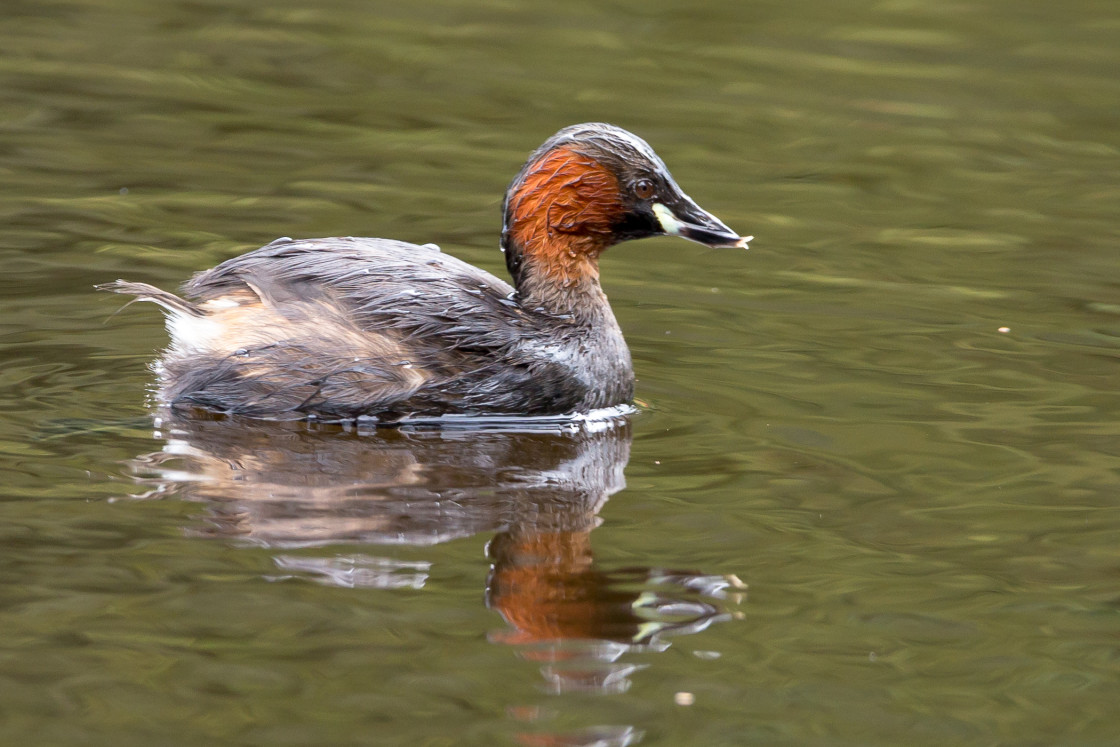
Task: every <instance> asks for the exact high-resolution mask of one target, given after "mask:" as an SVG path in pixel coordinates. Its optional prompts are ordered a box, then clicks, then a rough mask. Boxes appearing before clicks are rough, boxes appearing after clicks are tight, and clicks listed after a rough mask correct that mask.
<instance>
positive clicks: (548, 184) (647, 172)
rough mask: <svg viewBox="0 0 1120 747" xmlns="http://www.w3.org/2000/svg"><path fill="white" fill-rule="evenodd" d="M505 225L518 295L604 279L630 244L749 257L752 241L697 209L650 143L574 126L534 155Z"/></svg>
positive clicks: (607, 128)
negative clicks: (684, 243) (687, 243)
mask: <svg viewBox="0 0 1120 747" xmlns="http://www.w3.org/2000/svg"><path fill="white" fill-rule="evenodd" d="M503 219H504V222H503V226H502V250H503V251H504V252H505V253H506V264H507V265H508V266H509V271H510V274H511V275H513V279H514V282H515V283H516V285H517V287H518V289H519V290H522V289H523V284H525V283H534V282H538V281H543V282H545V283H547V284H552V285H557V284H559V285H562V286H565V287H567V286H571V285H574V284H578V283H579V282H580V281H581V280H585V279H597V278H598V262H597V260H598V258H599V255H600V254H601V253H602V252H603V250H604V249H606V248H607V247H609V246H611V245H613V244H617V243H618V242H620V241H626V240H628V239H640V238H643V237H646V236H656V235H660V234H669V235H673V236H681V237H683V238H686V239H691V240H693V241H697V242H699V243H701V244H705V245H707V246H712V247H740V248H744V249H745V248H747V242H748V241H750V240H751V238H753V237H750V236H747V237H743V236H739V234H737V233H735V232H734V231H732V230H731V229H730V228H728V227H727V226H725V225H724V224H723V223H722V222H721V221H720V220H719V219H718V218H716V217H715V216H714V215H712V214H711V213H709V212H707V211H706V210H704V209H702V208H701V207H700V206H699V205H697V204H696V203H695V202H693V201H692V199H691V198H689V196H688V195H686V194H685V193H684V192H682V191H681V188H680V187H678V186H677V183H676V182H675V181H673V177H672V175H670V174H669V170H668V169H667V168H666V167H665V164H664V162H662V160H661V159H660V158H658V156H657V154H656V153H654V152H653V149H652V148H650V147H649V145H648V144H647V143H646V142H645V141H644V140H642V139H641V138H640V137H638V136H637V135H634V134H632V133H630V132H627V131H626V130H623V129H622V128H620V127H615V126H614V125H609V124H601V123H590V124H579V125H573V126H571V127H566V128H564V129H563V130H560V131H559V132H557V133H556V134H555V135H553V136H552V137H550V138H549V139H548V140H547V141H545V143H544V145H542V146H541V147H540V148H538V149H537V150H536V151H535V152H534V153H533V154H532V155H531V156H529V160H528V161H527V162H526V163H525V165H524V166H523V167H522V168H521V171H520V172H519V173H518V174H517V176H516V177H515V178H514V180H513V182H512V183H511V184H510V187H509V190H508V191H507V192H506V199H505V205H504V207H503Z"/></svg>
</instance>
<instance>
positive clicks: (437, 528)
mask: <svg viewBox="0 0 1120 747" xmlns="http://www.w3.org/2000/svg"><path fill="white" fill-rule="evenodd" d="M160 428H161V435H162V436H163V437H165V438H166V439H167V443H166V445H165V447H164V448H163V449H162V450H161V451H159V452H157V453H155V454H149V455H147V456H144V457H140V458H138V459H137V460H135V463H134V464H135V471H136V472H137V474H138V476H139V477H140V479H142V480H143V481H145V482H148V483H150V484H152V485H153V486H154V487H153V491H152V493H153V494H155V495H159V494H167V495H169V496H172V497H175V498H178V499H188V500H198V501H201V502H204V503H205V504H206V505H207V507H208V514H207V522H206V527H207V528H206V529H205V530H204V531H205V532H206V533H210V534H214V535H218V536H224V537H237V538H243V539H245V540H249V541H252V542H256V543H260V544H263V545H266V546H269V547H274V548H287V549H289V551H288V552H281V553H280V554H278V555H277V556H276V557H275V562H276V564H277V565H278V567H279V568H280V569H281V570H282V571H283V572H286V573H290V574H293V575H298V576H301V577H304V578H312V579H314V580H316V581H318V582H320V583H327V584H331V585H338V586H363V587H380V588H392V587H413V588H419V587H422V586H423V585H424V583H425V581H426V579H427V575H428V571H429V568H430V566H429V564H428V563H427V562H417V561H401V560H395V559H391V558H383V557H374V556H369V555H361V554H359V555H345V556H336V555H335V556H327V557H323V556H314V555H309V554H307V553H306V552H299V553H297V552H292V551H291V549H292V548H306V547H313V546H322V545H328V544H349V545H353V544H367V545H382V546H383V545H408V546H413V547H416V546H427V545H433V544H437V543H441V542H446V541H448V540H452V539H456V538H462V537H468V536H472V535H476V534H483V533H485V534H491V535H493V537H492V539H491V540H490V542H489V544H488V553H489V557H490V561H491V570H490V574H489V578H488V583H487V590H486V601H487V604H488V605H489V606H490V607H491V608H492V609H494V610H496V611H497V612H498V613H500V614H501V616H502V618H504V620H505V622H506V624H507V627H506V628H505V629H502V630H497V631H494V632H492V633H491V636H490V638H491V640H492V641H495V642H500V643H503V644H508V645H511V646H513V647H515V649H516V650H517V651H518V653H519V655H520V656H521V657H523V658H524V659H526V660H530V661H534V662H539V663H540V665H541V667H542V674H543V676H544V678H545V682H546V683H547V684H546V689H547V690H549V691H552V692H573V691H582V692H586V691H592V692H601V693H615V692H622V691H625V690H626V689H627V688H628V687H629V686H630V676H631V675H632V674H633V672H635V671H636V670H637V669H639V668H640V667H641V665H639V664H636V663H627V662H625V661H623V656H624V655H625V654H627V653H630V652H635V651H659V650H663V649H664V648H666V647H667V646H668V645H669V644H668V642H667V641H666V640H665V637H666V636H667V635H670V634H687V633H693V632H697V631H699V630H703V629H704V628H706V627H707V626H709V625H711V624H712V623H713V622H716V621H720V620H724V619H728V618H729V617H730V616H731V613H729V612H728V611H727V610H728V608H729V607H730V606H732V605H733V603H734V602H735V601H736V600H737V599H738V598H739V596H740V595H739V594H738V591H737V590H738V589H739V588H741V587H742V584H741V583H740V582H739V581H738V579H736V578H735V577H733V576H730V577H725V576H713V575H706V574H702V573H697V572H693V571H681V570H661V569H655V568H649V567H637V568H620V569H612V570H605V569H602V568H600V567H598V566H597V564H596V562H595V558H594V552H593V550H592V546H591V532H592V530H593V529H594V528H595V527H596V526H598V525H599V523H600V522H601V520H600V518H599V515H598V514H599V510H600V509H601V508H602V507H603V505H604V504H605V503H606V501H607V499H608V498H609V497H610V496H611V495H613V494H614V493H616V492H618V491H619V490H621V489H622V488H623V487H624V486H625V479H624V477H623V470H624V468H625V466H626V463H627V461H628V460H629V456H630V442H631V432H630V423H629V420H628V419H627V418H626V417H618V418H615V419H613V420H608V421H603V422H598V423H593V424H588V423H585V424H580V425H575V426H573V425H563V426H562V425H559V424H551V425H542V426H541V427H540V428H532V429H529V428H526V427H525V426H524V425H521V426H520V427H518V429H516V430H515V429H513V428H503V427H491V428H489V429H483V430H479V429H471V430H466V429H449V428H443V429H439V430H436V429H429V430H422V429H412V430H409V429H380V430H372V429H371V430H370V431H368V432H364V431H360V430H358V429H354V428H346V427H343V426H337V425H332V426H325V425H320V426H315V425H309V424H306V423H261V422H254V423H252V424H245V423H238V422H236V421H231V420H227V419H222V418H216V417H214V416H209V417H192V418H189V419H188V418H183V417H178V416H177V417H173V418H171V419H166V420H164V421H163V422H162V423H161V424H160ZM510 713H511V714H512V715H513V716H514V717H515V718H518V719H520V720H527V721H532V720H534V715H533V714H535V713H536V709H533V708H524V707H516V706H513V707H511V709H510ZM640 737H641V734H640V732H639V731H637V730H636V729H635V728H634V727H631V726H624V727H614V726H603V727H595V728H593V729H591V730H589V731H588V732H587V733H586V734H564V735H560V734H545V733H532V734H523V735H521V736H520V740H521V741H522V742H523V743H525V744H566V745H579V744H605V745H621V744H633V743H635V742H637V741H639V740H640ZM555 740H559V741H555Z"/></svg>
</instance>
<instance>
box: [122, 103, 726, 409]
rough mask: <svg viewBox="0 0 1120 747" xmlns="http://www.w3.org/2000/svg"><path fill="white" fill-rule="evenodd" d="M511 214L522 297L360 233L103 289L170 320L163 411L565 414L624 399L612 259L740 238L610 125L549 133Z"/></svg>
mask: <svg viewBox="0 0 1120 747" xmlns="http://www.w3.org/2000/svg"><path fill="white" fill-rule="evenodd" d="M651 185H653V186H651ZM503 212H504V216H505V226H504V228H503V234H502V245H503V250H504V251H505V252H506V253H507V258H509V260H510V267H511V270H512V271H513V274H514V277H515V279H516V283H517V288H516V289H515V288H513V287H511V286H510V285H509V284H508V283H506V282H504V281H502V280H499V279H498V278H496V277H494V276H493V275H490V274H489V273H487V272H484V271H482V270H480V269H478V268H476V267H472V266H471V265H468V264H466V263H465V262H462V261H460V260H458V259H455V258H454V257H450V256H448V255H446V254H443V253H442V252H440V251H439V249H437V248H435V247H433V246H431V245H425V246H417V245H414V244H407V243H403V242H399V241H391V240H388V239H367V238H330V239H307V240H292V239H288V238H283V239H278V240H276V241H274V242H272V243H271V244H269V245H267V246H265V247H262V248H260V249H257V250H255V251H252V252H249V253H248V254H244V255H242V256H240V257H235V258H233V259H230V260H228V261H226V262H223V263H222V264H220V265H218V266H217V267H215V268H213V269H211V270H207V271H205V272H201V273H199V274H197V275H195V276H194V277H193V278H192V279H191V280H190V281H188V282H187V283H186V284H185V285H184V286H183V298H180V297H179V296H175V295H173V294H170V293H167V292H166V291H162V290H159V289H158V288H154V287H152V286H149V285H145V284H143V283H130V282H126V281H122V280H119V281H117V282H116V283H110V284H107V285H104V286H100V287H101V288H102V289H104V290H111V291H115V292H118V293H126V294H131V295H134V296H136V297H137V299H139V300H147V301H152V302H155V303H157V304H159V305H161V306H163V307H164V308H165V309H166V310H167V312H168V317H167V323H168V329H169V331H170V333H171V345H170V347H169V348H168V350H167V351H166V352H165V354H164V355H163V357H162V359H161V360H160V362H159V363H158V365H157V370H158V371H159V375H160V383H161V387H160V396H161V398H162V399H163V400H165V402H166V403H168V404H170V405H172V406H173V407H191V406H196V407H203V408H207V409H212V410H217V411H221V412H229V413H238V414H244V415H250V416H255V417H264V418H280V419H289V418H304V417H311V416H314V417H319V418H325V419H329V420H347V419H353V418H358V417H371V418H377V419H378V420H380V421H384V422H396V421H399V420H401V419H406V418H415V417H435V416H440V415H445V414H466V415H470V414H494V413H502V414H515V415H560V414H566V413H575V412H586V411H588V410H592V409H596V408H601V407H609V406H614V405H619V404H623V403H625V402H628V401H629V400H630V398H631V396H632V394H633V371H632V368H631V362H630V353H629V351H628V349H627V347H626V343H625V341H624V340H623V337H622V332H621V330H620V329H619V327H618V324H617V322H616V321H615V319H614V316H613V314H612V313H611V310H610V305H609V304H608V303H607V299H606V296H605V295H604V294H603V292H602V289H601V288H600V286H599V279H598V257H599V254H601V252H602V251H603V250H604V249H606V248H607V247H608V246H610V245H612V244H614V243H617V242H618V241H622V240H625V239H630V238H640V237H642V236H649V235H653V234H657V233H666V232H668V233H674V234H677V235H681V236H685V237H686V238H694V239H696V240H700V241H703V242H704V243H707V244H710V245H716V246H719V245H733V244H736V242H739V244H738V245H744V242H743V240H742V239H740V238H739V236H738V235H736V234H735V233H733V232H732V231H730V229H727V227H726V226H724V225H723V224H722V223H720V222H719V221H718V220H716V219H715V218H714V217H712V216H710V215H709V214H707V213H705V212H704V211H702V210H701V209H700V208H699V207H697V206H696V205H695V204H694V203H693V202H692V201H691V200H690V199H689V198H688V197H686V196H685V195H683V193H681V192H680V191H679V188H677V187H676V184H675V183H674V182H673V181H672V178H671V177H670V176H669V175H668V172H667V171H666V170H665V167H664V164H662V163H661V161H660V159H658V158H657V157H656V155H654V154H653V151H652V150H650V149H649V146H648V145H645V143H644V142H643V141H641V140H640V139H638V138H636V137H635V136H634V135H631V134H630V133H627V132H626V131H624V130H620V129H618V128H615V127H612V126H611V125H599V124H597V125H579V126H576V127H573V128H567V129H566V130H562V131H561V132H559V133H557V135H555V136H554V137H553V138H551V139H550V140H549V141H548V142H546V143H545V144H544V145H543V146H542V147H541V148H540V149H538V150H537V151H536V152H535V153H534V154H533V155H532V156H531V157H530V160H529V162H528V163H527V164H526V166H525V167H524V168H523V169H522V170H521V172H520V173H519V174H518V177H517V178H516V179H515V180H514V182H513V184H511V185H510V188H509V191H508V192H507V195H506V204H505V206H504V211H503ZM666 216H669V217H666ZM667 223H668V225H667ZM690 229H691V230H693V231H694V232H695V233H696V235H690V233H689V230H690Z"/></svg>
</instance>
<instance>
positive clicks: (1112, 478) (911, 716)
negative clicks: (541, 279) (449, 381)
mask: <svg viewBox="0 0 1120 747" xmlns="http://www.w3.org/2000/svg"><path fill="white" fill-rule="evenodd" d="M415 5H416V7H406V4H402V3H371V2H352V1H347V0H324V1H323V2H320V3H317V4H314V7H313V6H312V4H310V3H309V4H296V3H292V2H289V1H288V0H278V1H277V2H271V3H267V4H266V3H260V4H254V3H249V2H239V3H218V2H209V1H199V2H179V3H145V2H138V1H132V2H129V1H127V0H122V1H114V2H93V1H92V0H72V1H71V2H53V0H52V1H49V2H40V1H36V2H31V1H29V0H28V1H20V0H12V1H9V2H6V3H5V4H4V9H3V23H0V258H2V260H3V267H4V272H3V274H2V276H0V334H2V337H0V360H2V361H3V366H2V368H0V375H2V377H3V383H4V386H3V387H2V388H0V408H2V417H0V454H2V458H3V466H4V472H3V474H4V480H3V488H2V490H0V631H2V635H0V742H3V743H4V744H50V745H70V744H73V745H78V744H81V745H101V744H104V745H150V744H167V745H191V744H293V745H294V744H299V745H304V744H339V745H343V744H371V745H397V744H399V745H459V744H472V745H473V744H478V745H489V744H495V743H497V744H520V745H530V746H534V745H592V744H595V745H612V746H613V745H626V744H642V745H739V744H884V745H892V744H931V745H935V744H936V745H944V744H1100V745H1104V744H1114V743H1116V741H1117V736H1116V735H1117V733H1120V718H1118V717H1117V716H1116V711H1117V708H1116V704H1117V702H1120V649H1118V641H1120V636H1118V634H1120V575H1118V572H1117V571H1118V569H1120V550H1118V549H1117V547H1118V543H1117V537H1118V536H1120V535H1118V532H1120V514H1118V512H1117V505H1118V502H1120V501H1118V489H1117V488H1118V485H1120V424H1118V422H1117V416H1118V414H1120V396H1118V391H1117V390H1118V388H1120V387H1118V383H1120V378H1118V374H1120V263H1118V261H1117V257H1118V254H1117V251H1118V246H1120V218H1118V213H1117V205H1120V135H1118V133H1120V103H1118V102H1120V6H1117V5H1116V4H1115V3H1114V2H1111V1H1094V0H1073V2H1070V3H1065V4H1056V3H1041V2H1009V1H1004V0H993V1H991V2H979V0H972V1H969V0H965V1H964V2H954V3H916V2H909V1H907V0H890V1H887V2H854V1H852V2H840V3H825V2H815V3H814V2H796V3H775V2H757V3H734V4H733V3H711V2H709V3H691V4H671V3H666V2H646V3H634V2H622V3H609V4H608V3H604V4H596V3H574V4H564V5H562V6H560V7H556V6H554V5H552V4H533V3H518V2H491V3H480V4H473V5H468V4H461V3H451V2H442V3H441V2H433V3H423V4H415ZM587 120H604V121H610V122H613V123H616V124H619V125H621V126H624V127H627V128H629V129H632V130H633V131H635V132H637V133H638V134H640V135H642V136H643V137H645V138H646V139H647V140H648V141H649V142H650V143H651V144H652V145H653V146H654V147H655V148H656V149H657V151H658V152H659V154H660V155H661V156H662V157H663V158H664V159H665V161H666V162H667V163H668V165H669V167H670V168H671V169H672V171H673V173H674V175H675V176H676V178H677V180H678V182H680V184H681V185H682V186H683V188H684V189H685V190H686V191H687V192H688V193H689V194H691V195H692V196H693V197H694V198H696V199H697V201H698V202H700V203H701V204H702V205H703V206H704V207H706V208H708V209H709V210H711V211H712V212H714V213H715V214H716V215H718V216H720V218H722V219H723V220H724V221H725V222H726V223H727V224H728V225H730V226H731V227H733V228H735V229H737V230H739V231H741V232H743V233H750V234H754V235H756V236H757V237H758V238H757V239H756V241H755V242H754V244H753V248H752V249H751V251H750V252H747V253H743V252H733V251H713V250H707V249H705V248H703V247H700V246H698V245H695V244H689V243H686V242H683V241H679V240H674V239H668V238H664V239H656V240H648V241H644V242H640V243H632V244H626V245H622V246H620V247H617V248H615V249H612V250H611V251H610V252H609V253H608V255H607V257H606V258H605V260H604V263H603V276H604V284H605V287H606V289H607V292H608V294H609V295H610V297H611V300H612V303H613V305H614V308H615V310H616V313H617V316H618V318H619V320H620V323H621V324H622V327H623V329H624V330H625V332H626V335H627V339H628V341H629V343H630V346H631V350H632V352H633V355H634V361H635V367H636V369H637V372H638V379H639V381H638V386H637V396H638V398H639V399H640V400H641V402H642V403H644V408H643V410H642V412H641V413H639V414H638V415H636V416H634V417H632V418H630V419H629V421H628V422H623V423H618V424H615V425H614V426H612V427H610V428H607V429H604V430H602V431H599V432H595V433H585V434H578V433H577V434H573V433H560V432H557V433H548V432H536V433H515V432H514V433H511V432H502V431H496V432H487V433H469V432H454V433H386V434H370V433H347V432H340V431H331V430H329V429H327V430H321V431H314V432H313V431H308V430H306V429H295V430H293V429H291V428H281V427H264V426H254V425H249V424H243V423H214V422H211V423H188V424H183V423H168V422H161V423H158V424H154V423H153V419H152V412H151V409H150V407H149V405H148V404H147V402H146V396H147V391H148V389H149V387H150V386H151V376H150V374H149V373H148V371H147V370H146V364H147V363H148V362H149V361H150V360H151V359H152V358H153V357H154V355H155V353H156V351H157V350H158V349H159V348H160V346H161V345H163V344H164V341H165V339H166V338H165V334H164V332H163V329H162V324H161V323H160V321H159V317H158V314H156V313H155V310H154V309H152V308H141V307H132V308H129V309H126V310H125V311H123V312H121V313H120V314H118V315H116V316H112V314H113V313H114V312H115V311H116V310H117V309H118V308H119V305H120V302H119V299H118V298H115V297H108V296H106V295H104V294H96V293H94V292H93V291H92V286H93V284H94V283H98V282H105V281H108V280H113V279H115V278H117V277H127V278H129V279H132V280H140V281H146V282H151V283H154V284H157V285H160V286H162V287H166V288H173V287H174V286H175V285H176V284H177V283H178V282H180V281H181V280H183V279H184V278H185V277H187V276H188V275H189V274H190V273H191V272H193V271H196V270H199V269H203V268H206V267H208V266H212V265H213V264H214V263H216V262H218V261H220V260H221V259H223V258H226V257H229V256H232V255H234V254H236V253H239V252H241V251H244V250H247V249H250V248H253V247H256V246H259V245H261V244H264V243H266V242H268V241H270V240H271V239H273V238H275V237H277V236H282V235H290V236H324V235H327V236H329V235H373V236H386V237H393V238H399V239H404V240H408V241H414V242H418V243H423V242H435V243H438V244H440V245H441V246H442V247H443V249H444V251H447V252H450V253H454V254H455V255H457V256H460V257H462V258H464V259H466V260H468V261H471V262H473V263H476V264H479V265H481V266H483V267H485V268H487V269H489V270H491V271H494V272H496V273H503V272H504V271H503V269H502V265H503V263H502V257H501V255H500V254H499V253H498V251H497V249H496V245H497V234H498V230H499V225H500V219H499V215H498V211H499V206H500V202H501V195H502V191H503V190H504V188H505V186H506V184H507V183H508V181H509V179H510V178H511V177H512V175H513V174H514V173H515V171H516V170H517V168H518V167H519V166H520V164H521V162H522V160H523V159H524V157H525V156H526V155H527V154H528V153H529V152H530V151H531V150H532V149H533V148H535V147H536V146H537V145H538V144H540V142H542V141H543V140H544V138H545V137H547V136H548V135H549V134H551V133H552V132H554V131H555V130H557V129H559V128H560V127H562V126H564V125H567V124H571V123H575V122H580V121H587ZM1001 329H1002V330H1004V331H1001ZM744 585H745V586H746V587H747V588H745V589H743V588H740V587H742V586H744Z"/></svg>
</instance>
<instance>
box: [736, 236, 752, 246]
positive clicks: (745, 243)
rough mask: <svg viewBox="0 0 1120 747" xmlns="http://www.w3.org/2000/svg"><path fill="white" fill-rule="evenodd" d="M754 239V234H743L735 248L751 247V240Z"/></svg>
mask: <svg viewBox="0 0 1120 747" xmlns="http://www.w3.org/2000/svg"><path fill="white" fill-rule="evenodd" d="M751 241H754V236H742V237H740V238H739V240H738V241H736V242H735V244H734V245H733V248H735V249H750V246H748V244H749V242H751Z"/></svg>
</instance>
